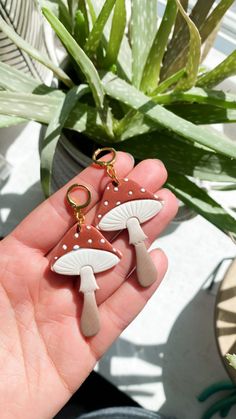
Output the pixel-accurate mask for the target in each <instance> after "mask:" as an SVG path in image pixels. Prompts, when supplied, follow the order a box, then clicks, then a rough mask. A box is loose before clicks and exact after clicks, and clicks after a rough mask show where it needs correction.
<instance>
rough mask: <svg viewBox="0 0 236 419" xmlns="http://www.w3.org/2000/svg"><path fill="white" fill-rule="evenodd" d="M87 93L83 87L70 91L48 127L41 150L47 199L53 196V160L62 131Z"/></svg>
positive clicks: (44, 188)
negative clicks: (73, 110)
mask: <svg viewBox="0 0 236 419" xmlns="http://www.w3.org/2000/svg"><path fill="white" fill-rule="evenodd" d="M87 92H88V88H87V87H84V86H82V85H81V86H79V87H78V86H76V87H74V88H73V89H71V90H69V92H68V93H67V94H66V95H65V97H64V100H63V101H61V103H60V104H59V105H58V107H57V109H56V112H55V113H54V115H53V118H52V120H51V121H50V123H49V125H48V127H47V131H46V134H45V137H44V141H43V145H42V150H41V183H42V187H43V191H44V194H45V196H46V197H48V196H49V195H50V194H51V176H52V167H53V158H54V154H55V150H56V146H57V143H58V140H59V138H60V135H61V132H62V129H63V128H64V125H65V123H66V120H67V119H68V117H69V115H70V114H71V112H72V109H73V108H74V106H75V104H76V103H77V102H78V100H79V99H80V97H81V96H82V95H84V94H85V93H87Z"/></svg>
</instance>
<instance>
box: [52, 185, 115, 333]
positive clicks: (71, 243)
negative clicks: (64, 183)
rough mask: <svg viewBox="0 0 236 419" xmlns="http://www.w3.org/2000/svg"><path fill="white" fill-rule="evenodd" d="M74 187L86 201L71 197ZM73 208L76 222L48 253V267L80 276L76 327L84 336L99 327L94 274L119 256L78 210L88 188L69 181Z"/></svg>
mask: <svg viewBox="0 0 236 419" xmlns="http://www.w3.org/2000/svg"><path fill="white" fill-rule="evenodd" d="M76 189H83V190H84V191H85V192H86V193H87V200H86V202H85V203H83V204H79V203H78V202H76V201H75V199H73V198H72V197H71V194H72V193H73V192H75V190H76ZM66 198H67V202H68V204H69V205H70V206H71V207H72V209H73V210H74V215H75V218H76V220H77V223H76V224H75V225H73V227H72V228H71V229H70V230H69V231H68V232H67V233H66V234H65V236H64V237H63V238H62V239H61V241H60V242H59V243H58V245H57V246H56V248H55V249H54V250H53V252H52V259H51V269H52V271H54V272H56V273H58V274H61V275H78V276H80V288H79V291H80V292H82V293H83V294H84V300H83V308H82V313H81V318H80V328H81V331H82V333H83V335H84V336H86V337H89V336H94V335H96V334H97V333H98V331H99V329H100V321H99V312H98V307H97V303H96V298H95V291H96V290H97V289H98V288H99V287H98V285H97V281H96V278H95V276H94V274H95V273H98V272H103V271H106V270H107V269H110V268H112V267H113V266H115V265H116V264H117V263H118V262H119V261H120V259H121V257H122V255H121V253H120V252H119V250H117V249H115V248H114V247H112V245H111V244H110V243H109V242H108V241H107V240H106V239H105V237H104V236H103V235H102V233H101V232H99V231H98V230H97V229H96V228H95V227H93V226H92V225H88V224H85V217H84V214H83V212H82V210H83V208H85V207H87V206H88V205H89V203H90V201H91V194H90V191H89V190H88V189H87V188H86V186H84V185H78V184H73V185H71V186H70V187H69V189H68V191H67V194H66Z"/></svg>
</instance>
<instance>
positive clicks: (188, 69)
mask: <svg viewBox="0 0 236 419" xmlns="http://www.w3.org/2000/svg"><path fill="white" fill-rule="evenodd" d="M175 1H176V3H177V6H178V9H179V11H180V13H181V14H182V16H183V18H184V20H185V22H186V23H187V25H188V28H189V45H188V57H187V62H186V64H185V74H184V76H183V77H182V78H181V79H180V80H179V82H178V83H177V86H176V88H175V90H188V89H190V88H191V87H192V86H194V85H195V82H196V80H197V75H198V68H199V63H200V58H201V38H200V35H199V32H198V29H197V27H196V26H195V24H194V23H193V21H192V20H191V19H190V18H189V16H188V15H187V13H186V12H185V10H184V8H183V7H182V5H181V3H180V2H179V1H178V0H175Z"/></svg>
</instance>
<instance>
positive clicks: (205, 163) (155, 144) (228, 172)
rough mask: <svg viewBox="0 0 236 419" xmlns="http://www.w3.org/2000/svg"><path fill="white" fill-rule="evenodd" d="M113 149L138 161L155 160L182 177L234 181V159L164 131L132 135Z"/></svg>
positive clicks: (235, 163) (235, 162) (235, 169)
mask: <svg viewBox="0 0 236 419" xmlns="http://www.w3.org/2000/svg"><path fill="white" fill-rule="evenodd" d="M116 148H117V149H121V150H123V151H127V152H128V153H131V154H132V155H133V156H134V157H135V158H136V159H138V160H143V159H147V158H154V159H156V158H158V159H160V160H162V161H163V163H164V164H165V166H166V168H167V170H168V171H172V172H176V173H180V174H182V175H186V176H193V177H195V178H198V179H201V180H207V181H214V182H233V181H235V173H236V160H231V159H230V158H228V157H225V156H221V155H219V154H217V153H214V152H212V151H210V150H206V149H204V148H200V147H196V146H195V145H193V144H190V143H187V142H186V141H185V142H184V141H181V140H179V139H178V138H177V137H176V138H175V137H173V136H170V135H168V133H166V132H163V131H162V132H157V131H155V132H152V133H151V134H143V135H138V136H136V137H135V136H134V137H132V138H130V139H129V140H127V141H124V142H122V143H120V144H116ZM186 156H188V158H186Z"/></svg>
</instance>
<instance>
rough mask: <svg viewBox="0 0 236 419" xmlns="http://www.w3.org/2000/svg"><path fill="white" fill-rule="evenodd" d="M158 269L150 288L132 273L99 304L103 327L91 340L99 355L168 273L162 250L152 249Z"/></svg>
mask: <svg viewBox="0 0 236 419" xmlns="http://www.w3.org/2000/svg"><path fill="white" fill-rule="evenodd" d="M151 257H152V260H153V262H154V264H155V266H156V268H157V271H158V272H159V275H158V277H157V280H156V281H155V283H154V284H152V286H150V287H148V288H141V287H140V286H139V285H138V284H137V280H136V276H135V274H133V275H132V276H131V277H130V278H129V280H127V281H125V282H124V283H123V284H122V285H121V287H119V288H118V289H117V291H116V292H115V293H114V294H112V295H111V297H109V298H108V299H107V300H106V301H105V302H104V303H103V304H102V305H101V306H100V307H99V312H100V319H101V330H100V332H99V333H98V335H96V336H95V337H93V338H92V339H91V340H90V348H91V350H92V351H93V353H94V355H95V357H96V359H99V358H100V357H101V356H102V355H103V354H104V352H105V351H106V350H107V348H108V347H109V346H110V345H111V344H112V342H114V340H115V339H116V338H117V337H118V336H119V335H120V334H121V332H122V331H123V330H124V329H125V328H126V327H127V326H128V325H129V324H130V323H131V322H132V321H133V320H134V319H135V317H136V316H137V315H138V314H139V313H140V311H141V310H142V309H143V308H144V306H145V304H146V303H147V301H148V300H149V299H150V297H151V296H152V295H153V294H154V292H155V291H156V289H157V288H158V286H159V285H160V282H161V281H162V279H163V278H164V276H165V273H166V271H167V267H168V261H167V257H166V256H165V254H164V253H163V252H162V251H161V250H153V251H152V252H151Z"/></svg>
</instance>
